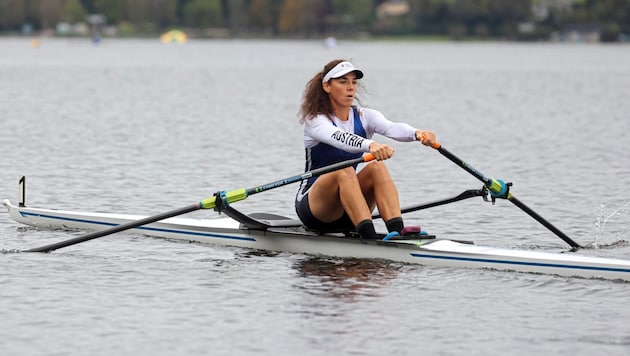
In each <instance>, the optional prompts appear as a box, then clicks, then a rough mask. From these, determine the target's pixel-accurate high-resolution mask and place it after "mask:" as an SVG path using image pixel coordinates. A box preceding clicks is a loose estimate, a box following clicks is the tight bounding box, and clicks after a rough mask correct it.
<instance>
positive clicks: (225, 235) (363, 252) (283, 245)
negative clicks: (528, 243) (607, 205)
mask: <svg viewBox="0 0 630 356" xmlns="http://www.w3.org/2000/svg"><path fill="white" fill-rule="evenodd" d="M3 205H4V206H5V207H6V208H7V210H8V212H9V215H10V217H11V218H12V219H13V220H15V221H16V222H19V223H22V224H26V225H30V226H34V227H37V228H42V229H63V230H76V229H81V230H84V229H88V230H103V229H107V228H111V227H113V226H118V225H121V224H125V223H129V222H132V221H137V220H140V219H142V218H144V217H143V216H138V215H127V214H111V213H97V212H81V211H63V210H54V209H42V208H31V207H26V206H20V205H14V204H12V203H11V202H10V201H9V200H7V199H5V200H4V201H3ZM228 211H229V213H228V214H229V215H230V216H227V217H219V218H210V219H197V218H183V217H172V218H168V219H165V220H161V221H158V222H154V223H151V224H148V225H144V226H139V227H136V228H135V229H134V231H135V232H136V233H140V234H144V235H149V236H156V237H163V238H169V239H176V240H184V241H195V242H201V243H208V244H215V245H225V246H236V247H242V248H249V249H259V250H267V251H281V252H291V253H300V254H310V255H326V256H333V257H342V258H347V257H352V258H368V259H384V260H390V261H397V262H403V263H413V264H421V265H427V266H439V267H457V268H460V267H461V268H484V269H495V270H504V271H516V272H528V273H539V274H552V275H559V276H567V277H583V278H602V279H613V280H625V281H630V261H626V260H621V259H611V258H603V257H592V256H585V255H580V254H577V253H575V252H569V253H550V252H538V251H531V250H515V249H505V248H494V247H483V246H477V245H475V244H473V243H472V242H467V241H455V240H448V239H439V238H436V237H435V236H432V235H416V236H405V237H399V238H397V239H391V240H387V241H383V240H370V241H367V240H361V239H360V238H358V237H357V236H356V235H355V234H352V233H318V232H313V231H309V230H307V229H305V228H304V227H303V226H302V225H301V224H300V222H299V221H297V220H293V219H289V218H286V217H282V216H278V215H272V214H251V215H246V214H243V213H241V212H238V211H236V210H234V209H233V208H230V209H229V210H228Z"/></svg>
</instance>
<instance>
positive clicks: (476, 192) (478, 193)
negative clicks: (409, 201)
mask: <svg viewBox="0 0 630 356" xmlns="http://www.w3.org/2000/svg"><path fill="white" fill-rule="evenodd" d="M487 194H488V190H487V189H486V188H483V189H469V190H465V191H463V192H461V193H460V194H458V195H456V196H454V197H451V198H446V199H442V200H436V201H434V202H430V203H424V204H420V205H412V206H408V207H405V208H402V209H400V212H401V213H403V214H406V213H410V212H412V211H418V210H423V209H429V208H434V207H436V206H440V205H445V204H450V203H454V202H457V201H460V200H464V199H469V198H474V197H483V198H484V200H486V201H487V199H486V196H487ZM380 217H381V214H374V215H372V218H374V219H378V218H380Z"/></svg>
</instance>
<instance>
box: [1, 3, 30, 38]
mask: <svg viewBox="0 0 630 356" xmlns="http://www.w3.org/2000/svg"><path fill="white" fill-rule="evenodd" d="M24 22H26V6H25V3H24V1H23V0H0V30H5V31H7V30H9V31H14V30H18V29H19V28H20V27H21V26H22V24H23V23H24Z"/></svg>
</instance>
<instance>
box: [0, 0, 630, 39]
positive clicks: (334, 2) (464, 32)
mask: <svg viewBox="0 0 630 356" xmlns="http://www.w3.org/2000/svg"><path fill="white" fill-rule="evenodd" d="M90 14H102V15H104V18H105V19H106V22H107V25H108V26H111V27H114V28H117V29H118V32H117V33H118V35H123V36H124V35H128V36H134V35H152V34H155V33H159V32H162V31H165V30H168V29H172V28H183V29H185V30H186V31H189V32H191V33H192V34H193V35H195V34H196V35H198V36H204V35H211V34H213V33H217V32H216V31H217V30H221V33H224V34H226V35H228V36H268V37H321V36H331V35H332V36H339V37H344V36H357V35H359V34H360V35H370V36H379V35H397V36H405V35H414V36H438V37H448V38H456V39H459V38H493V39H517V40H519V39H520V40H527V39H530V40H534V39H545V38H548V37H549V35H550V34H551V33H554V32H558V31H563V30H565V29H566V28H574V29H578V30H579V29H595V30H596V31H598V32H599V33H600V34H601V39H602V40H604V41H613V40H617V39H619V38H620V36H624V34H625V35H628V34H630V0H407V1H401V0H0V32H13V33H15V32H19V31H21V30H22V29H23V28H24V26H25V24H28V26H29V27H30V28H32V29H34V30H35V31H38V30H46V29H54V28H55V26H56V25H57V24H58V23H60V22H65V23H70V24H74V23H80V22H86V18H87V16H88V15H90Z"/></svg>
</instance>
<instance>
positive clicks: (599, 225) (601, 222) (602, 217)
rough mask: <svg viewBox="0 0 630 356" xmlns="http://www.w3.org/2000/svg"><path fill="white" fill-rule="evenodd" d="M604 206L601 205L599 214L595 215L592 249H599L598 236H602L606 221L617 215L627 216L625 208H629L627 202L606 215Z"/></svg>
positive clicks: (603, 204) (604, 204)
mask: <svg viewBox="0 0 630 356" xmlns="http://www.w3.org/2000/svg"><path fill="white" fill-rule="evenodd" d="M606 205H607V203H602V204H601V205H600V206H599V213H598V214H597V219H596V220H595V229H596V232H595V242H594V243H593V247H594V248H598V247H599V239H600V236H602V234H603V232H604V229H605V227H606V223H608V221H610V219H612V218H613V217H615V216H617V215H619V214H627V213H628V210H627V208H628V207H629V206H630V201H629V202H627V203H626V204H624V205H622V206H620V207H618V208H617V209H615V210H614V211H613V212H612V213H610V214H607V213H606Z"/></svg>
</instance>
